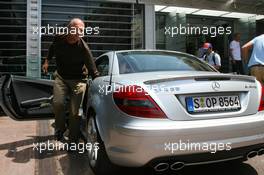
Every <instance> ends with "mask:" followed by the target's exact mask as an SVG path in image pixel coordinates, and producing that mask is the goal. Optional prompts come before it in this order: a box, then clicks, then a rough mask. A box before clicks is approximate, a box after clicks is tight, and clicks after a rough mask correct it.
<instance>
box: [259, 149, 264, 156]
mask: <svg viewBox="0 0 264 175" xmlns="http://www.w3.org/2000/svg"><path fill="white" fill-rule="evenodd" d="M258 155H259V156H262V155H264V148H261V149H260V150H258Z"/></svg>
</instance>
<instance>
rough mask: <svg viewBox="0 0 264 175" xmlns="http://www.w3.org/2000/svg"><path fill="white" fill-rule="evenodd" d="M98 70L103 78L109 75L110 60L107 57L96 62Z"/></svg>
mask: <svg viewBox="0 0 264 175" xmlns="http://www.w3.org/2000/svg"><path fill="white" fill-rule="evenodd" d="M95 64H96V67H97V70H98V71H99V72H100V75H101V76H106V75H108V72H109V58H108V56H107V55H105V56H102V57H100V58H98V59H97V60H96V62H95Z"/></svg>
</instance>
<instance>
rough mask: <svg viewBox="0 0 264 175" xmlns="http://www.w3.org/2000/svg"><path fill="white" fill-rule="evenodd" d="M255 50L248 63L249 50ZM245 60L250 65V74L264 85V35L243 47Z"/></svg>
mask: <svg viewBox="0 0 264 175" xmlns="http://www.w3.org/2000/svg"><path fill="white" fill-rule="evenodd" d="M252 48H253V51H252V54H251V57H250V59H249V61H248V53H249V50H250V49H252ZM242 51H243V59H244V61H245V63H248V68H249V71H250V74H251V75H253V76H255V77H256V78H257V80H258V81H259V82H261V83H262V84H264V34H262V35H260V36H258V37H256V38H254V39H253V40H251V41H249V42H248V43H246V44H245V45H244V46H243V47H242Z"/></svg>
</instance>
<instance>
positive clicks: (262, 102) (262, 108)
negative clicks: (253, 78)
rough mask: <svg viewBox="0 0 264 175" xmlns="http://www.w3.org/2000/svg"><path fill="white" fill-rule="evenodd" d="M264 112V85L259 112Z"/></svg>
mask: <svg viewBox="0 0 264 175" xmlns="http://www.w3.org/2000/svg"><path fill="white" fill-rule="evenodd" d="M263 110H264V85H263V84H262V85H261V99H260V105H259V111H263Z"/></svg>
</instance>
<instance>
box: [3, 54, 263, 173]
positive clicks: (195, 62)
mask: <svg viewBox="0 0 264 175" xmlns="http://www.w3.org/2000/svg"><path fill="white" fill-rule="evenodd" d="M96 65H97V68H98V70H99V71H100V72H101V76H100V77H98V78H96V79H95V80H93V81H88V82H87V83H88V85H89V90H88V96H87V105H86V106H85V112H84V120H85V121H86V123H87V125H85V126H84V127H83V128H82V131H83V134H84V135H85V137H86V138H87V142H89V143H93V144H96V143H99V145H98V146H99V150H98V152H96V151H88V155H89V161H90V165H91V167H92V168H93V169H94V171H95V172H96V173H97V174H109V173H110V172H111V171H114V170H115V169H116V168H119V167H120V166H122V167H123V166H124V167H142V166H148V167H152V168H153V170H155V171H157V172H166V171H168V170H175V171H176V170H179V169H182V168H183V167H184V166H191V165H199V164H208V163H216V162H222V161H231V160H242V161H244V160H247V159H248V158H252V157H255V156H258V155H259V156H260V155H263V154H264V112H263V110H264V98H263V95H264V94H263V93H264V91H263V87H262V85H261V84H260V83H259V82H258V81H257V80H256V79H255V78H254V77H250V76H242V75H233V74H222V73H219V72H218V71H216V70H215V69H214V68H213V67H211V66H210V65H208V64H207V63H205V62H203V61H201V60H199V59H198V58H196V57H194V56H192V55H189V54H185V53H180V52H174V51H159V50H129V51H115V52H114V51H113V52H108V53H106V54H103V55H102V56H100V57H98V58H97V59H96ZM39 84H42V86H39ZM51 85H52V81H48V80H38V81H36V80H30V79H28V78H22V77H15V76H8V77H2V80H1V88H2V91H1V95H0V105H1V106H2V108H3V109H4V111H5V112H6V113H7V114H8V115H9V116H11V117H13V118H14V119H18V120H26V119H28V120H29V119H38V118H46V117H48V116H51V115H52V108H51V106H50V105H47V103H49V102H50V100H51V97H52V94H51V92H52V87H51ZM43 104H45V105H43ZM36 109H37V110H36ZM40 114H41V116H40Z"/></svg>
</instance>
